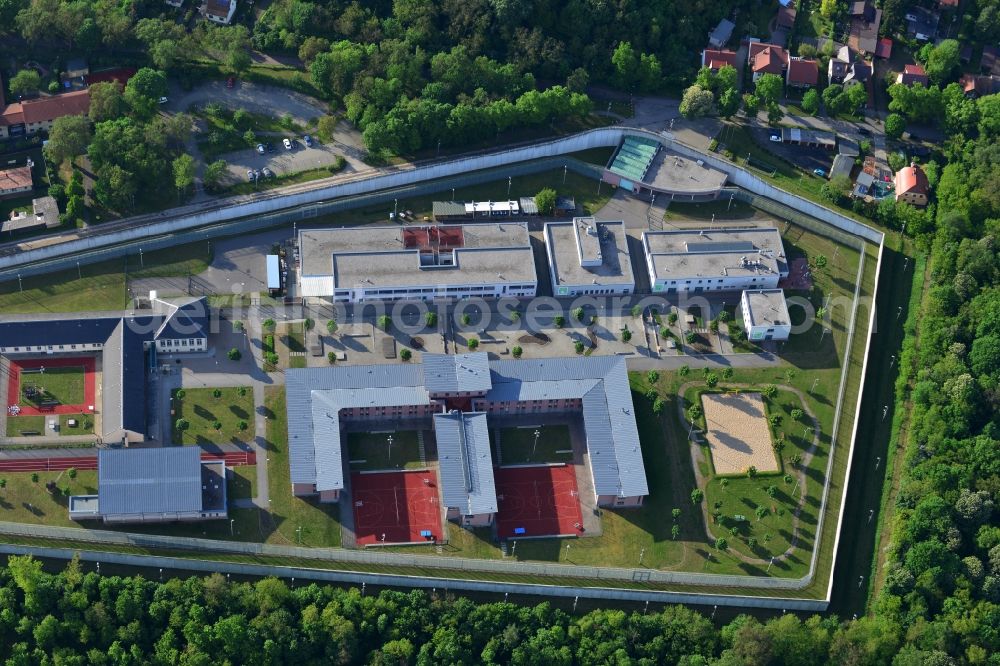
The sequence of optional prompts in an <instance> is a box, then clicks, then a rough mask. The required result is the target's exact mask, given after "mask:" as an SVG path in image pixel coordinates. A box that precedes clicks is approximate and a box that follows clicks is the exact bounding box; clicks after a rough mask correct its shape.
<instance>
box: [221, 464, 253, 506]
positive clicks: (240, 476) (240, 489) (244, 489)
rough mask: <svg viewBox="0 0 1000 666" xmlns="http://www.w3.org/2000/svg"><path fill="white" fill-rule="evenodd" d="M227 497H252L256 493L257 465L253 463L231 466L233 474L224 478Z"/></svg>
mask: <svg viewBox="0 0 1000 666" xmlns="http://www.w3.org/2000/svg"><path fill="white" fill-rule="evenodd" d="M226 490H227V491H228V492H227V497H228V498H229V501H230V502H231V501H233V500H234V499H252V498H253V497H255V496H256V495H257V467H256V466H254V465H238V466H236V467H233V475H232V476H231V477H229V478H228V479H227V480H226Z"/></svg>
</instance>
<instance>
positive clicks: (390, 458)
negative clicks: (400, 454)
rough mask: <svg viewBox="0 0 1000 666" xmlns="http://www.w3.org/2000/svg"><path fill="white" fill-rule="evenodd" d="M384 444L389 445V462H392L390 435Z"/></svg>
mask: <svg viewBox="0 0 1000 666" xmlns="http://www.w3.org/2000/svg"><path fill="white" fill-rule="evenodd" d="M386 442H387V443H388V444H389V462H392V435H389V436H388V437H387V438H386Z"/></svg>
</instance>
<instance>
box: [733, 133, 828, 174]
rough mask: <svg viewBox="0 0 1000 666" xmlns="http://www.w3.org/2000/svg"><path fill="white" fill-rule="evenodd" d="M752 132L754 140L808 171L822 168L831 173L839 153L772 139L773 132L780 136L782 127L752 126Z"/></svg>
mask: <svg viewBox="0 0 1000 666" xmlns="http://www.w3.org/2000/svg"><path fill="white" fill-rule="evenodd" d="M751 132H752V133H753V138H754V140H755V141H757V143H759V144H760V145H761V146H763V147H764V148H766V149H767V150H769V151H771V152H772V153H774V154H775V155H777V156H778V157H781V158H782V159H785V160H788V161H789V162H791V163H792V164H794V165H795V166H797V167H800V168H802V169H805V170H806V171H812V170H813V169H822V170H823V171H824V172H826V173H829V171H830V165H831V164H833V158H834V156H835V155H836V154H837V151H836V150H826V149H823V148H810V147H808V146H796V145H792V144H787V143H781V142H777V141H771V140H770V138H769V137H770V136H771V135H772V134H778V135H779V136H780V133H781V130H780V129H771V128H767V127H753V128H751Z"/></svg>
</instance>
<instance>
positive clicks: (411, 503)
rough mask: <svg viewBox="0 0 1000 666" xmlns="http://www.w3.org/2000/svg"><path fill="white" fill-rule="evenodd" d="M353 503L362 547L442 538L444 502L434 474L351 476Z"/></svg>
mask: <svg viewBox="0 0 1000 666" xmlns="http://www.w3.org/2000/svg"><path fill="white" fill-rule="evenodd" d="M351 501H352V502H353V503H354V534H355V537H356V540H357V542H358V544H359V545H361V546H370V545H372V544H376V543H414V542H427V541H433V540H436V539H440V538H441V503H440V501H439V499H438V490H437V482H436V481H435V478H434V473H433V472H430V471H427V470H420V471H413V472H386V473H377V474H362V473H354V474H351ZM382 535H385V538H383V536H382Z"/></svg>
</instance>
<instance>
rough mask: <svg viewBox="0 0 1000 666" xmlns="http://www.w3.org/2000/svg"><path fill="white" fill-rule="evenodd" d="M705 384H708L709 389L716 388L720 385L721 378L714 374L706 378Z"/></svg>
mask: <svg viewBox="0 0 1000 666" xmlns="http://www.w3.org/2000/svg"><path fill="white" fill-rule="evenodd" d="M705 383H706V384H708V388H715V387H716V386H717V385H718V384H719V376H718V375H717V374H715V373H714V372H713V373H711V374H709V375H708V376H707V377H705Z"/></svg>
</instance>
